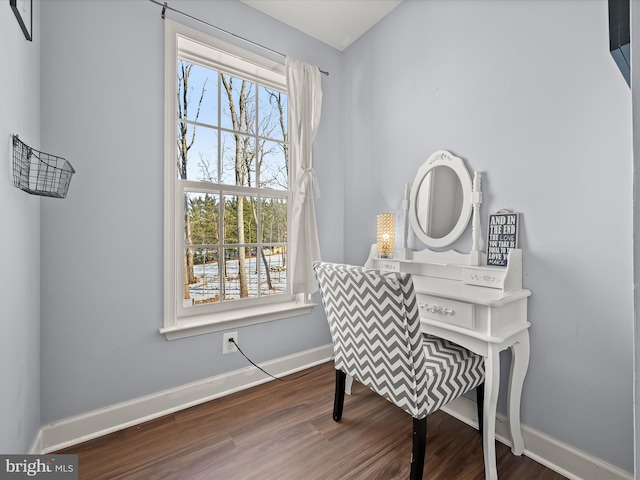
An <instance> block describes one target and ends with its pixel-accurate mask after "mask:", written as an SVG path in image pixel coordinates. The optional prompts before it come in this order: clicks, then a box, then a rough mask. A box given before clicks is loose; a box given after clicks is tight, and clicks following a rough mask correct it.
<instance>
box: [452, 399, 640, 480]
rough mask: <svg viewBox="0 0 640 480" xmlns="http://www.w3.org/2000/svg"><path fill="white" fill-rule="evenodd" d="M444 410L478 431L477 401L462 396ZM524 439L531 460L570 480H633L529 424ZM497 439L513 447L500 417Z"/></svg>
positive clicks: (506, 423)
mask: <svg viewBox="0 0 640 480" xmlns="http://www.w3.org/2000/svg"><path fill="white" fill-rule="evenodd" d="M442 410H443V411H444V412H446V413H448V414H449V415H451V416H453V417H455V418H457V419H458V420H461V421H462V422H465V423H466V424H468V425H472V426H473V427H475V428H478V411H477V408H476V402H474V401H473V400H469V399H468V398H466V397H459V398H457V399H456V400H454V401H453V402H451V403H449V404H448V405H446V406H445V407H443V408H442ZM522 438H523V439H524V454H525V455H526V456H527V457H529V458H531V459H532V460H535V461H536V462H538V463H540V464H542V465H544V466H545V467H547V468H550V469H551V470H553V471H555V472H557V473H559V474H560V475H564V476H565V477H567V478H568V479H570V480H633V474H631V473H629V472H627V471H624V470H622V469H620V468H618V467H616V466H614V465H611V464H609V463H607V462H605V461H603V460H601V459H599V458H596V457H594V456H593V455H589V454H588V453H585V452H583V451H581V450H578V449H577V448H575V447H572V446H571V445H567V444H566V443H562V442H560V441H558V440H556V439H555V438H553V437H550V436H549V435H546V434H544V433H542V432H540V431H538V430H536V429H534V428H531V427H529V426H527V425H522ZM496 439H497V440H498V441H500V442H501V443H504V444H505V445H508V446H509V447H511V434H510V433H509V421H508V420H507V418H506V417H505V416H504V415H500V414H498V416H497V417H496Z"/></svg>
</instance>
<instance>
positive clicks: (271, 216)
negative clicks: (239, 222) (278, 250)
mask: <svg viewBox="0 0 640 480" xmlns="http://www.w3.org/2000/svg"><path fill="white" fill-rule="evenodd" d="M260 226H261V227H260V233H261V237H262V238H261V239H260V241H261V242H262V243H285V242H286V241H287V201H286V199H283V198H263V199H262V200H261V202H260Z"/></svg>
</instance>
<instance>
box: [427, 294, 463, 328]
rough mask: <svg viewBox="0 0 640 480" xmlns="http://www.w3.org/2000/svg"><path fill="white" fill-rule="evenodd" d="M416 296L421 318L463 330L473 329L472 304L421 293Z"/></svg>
mask: <svg viewBox="0 0 640 480" xmlns="http://www.w3.org/2000/svg"><path fill="white" fill-rule="evenodd" d="M416 296H417V299H418V307H419V309H420V316H421V317H424V318H430V319H432V320H437V321H439V322H445V323H448V324H450V325H457V326H459V327H463V328H469V329H473V328H474V318H473V305H472V304H470V303H465V302H458V301H456V300H449V299H448V298H442V297H434V296H431V295H425V294H422V293H418V294H416Z"/></svg>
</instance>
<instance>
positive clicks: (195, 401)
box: [32, 344, 333, 454]
mask: <svg viewBox="0 0 640 480" xmlns="http://www.w3.org/2000/svg"><path fill="white" fill-rule="evenodd" d="M332 355H333V346H332V345H331V344H328V345H323V346H320V347H316V348H313V349H310V350H306V351H303V352H299V353H296V354H293V355H289V356H286V357H281V358H277V359H275V360H271V361H268V362H265V363H263V364H261V365H260V366H261V367H263V368H264V369H265V370H266V371H268V372H269V373H271V374H273V375H275V376H284V375H289V374H291V373H295V372H298V371H300V370H304V369H305V368H309V367H312V366H315V365H319V364H321V363H324V362H327V361H328V360H329V359H330V358H331V356H332ZM271 380H273V379H272V378H271V377H269V376H267V375H265V374H264V373H262V372H261V371H260V370H258V369H257V368H255V367H253V366H249V367H246V368H242V369H240V370H234V371H233V372H228V373H225V374H221V375H216V376H214V377H209V378H205V379H203V380H199V381H197V382H193V383H189V384H186V385H181V386H178V387H175V388H172V389H169V390H164V391H162V392H157V393H154V394H151V395H146V396H144V397H139V398H135V399H133V400H129V401H127V402H122V403H118V404H115V405H111V406H109V407H105V408H101V409H99V410H94V411H91V412H87V413H84V414H81V415H77V416H75V417H71V418H67V419H64V420H60V421H57V422H53V423H50V424H48V425H44V426H43V427H42V428H41V430H40V433H39V434H38V436H37V438H36V440H34V445H33V446H32V448H35V449H37V450H35V451H34V453H42V454H46V453H50V452H53V451H56V450H60V449H62V448H66V447H69V446H71V445H76V444H78V443H82V442H86V441H87V440H91V439H93V438H97V437H100V436H102V435H106V434H108V433H112V432H115V431H118V430H122V429H124V428H128V427H131V426H133V425H138V424H140V423H143V422H147V421H149V420H153V419H155V418H159V417H162V416H163V415H168V414H170V413H174V412H177V411H179V410H183V409H185V408H189V407H193V406H194V405H199V404H201V403H204V402H208V401H209V400H213V399H215V398H220V397H223V396H225V395H229V394H231V393H235V392H238V391H240V390H244V389H246V388H250V387H253V386H256V385H259V384H262V383H265V382H268V381H271Z"/></svg>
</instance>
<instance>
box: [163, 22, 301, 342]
mask: <svg viewBox="0 0 640 480" xmlns="http://www.w3.org/2000/svg"><path fill="white" fill-rule="evenodd" d="M165 28H166V30H165V96H166V107H165V137H166V138H165V325H164V328H163V329H161V332H162V333H164V334H165V335H167V338H170V339H171V338H179V337H183V336H189V335H194V334H200V333H205V332H211V331H216V330H223V329H227V328H232V327H238V326H242V325H247V324H252V323H256V322H260V321H268V320H273V319H275V318H283V317H286V316H293V315H299V314H301V313H307V312H308V311H309V310H310V308H311V304H309V303H307V302H306V298H305V296H304V295H293V294H292V293H291V287H290V285H289V283H288V278H287V264H288V256H289V254H290V245H289V244H288V238H289V237H290V235H289V231H290V227H291V225H290V222H289V218H290V217H291V215H290V213H291V201H290V197H291V193H290V189H289V175H288V173H289V163H288V143H287V122H288V115H287V89H286V79H285V71H284V66H283V65H281V64H279V63H277V62H273V61H271V60H268V59H265V58H263V57H260V56H258V55H256V54H253V53H251V52H248V51H245V50H242V49H240V48H238V47H235V46H232V45H230V44H227V43H224V42H222V41H220V40H217V39H214V38H212V37H209V36H207V35H204V34H202V33H200V32H197V31H194V30H191V29H189V28H187V27H184V26H182V25H180V24H177V23H175V22H171V21H169V20H167V21H166V27H165Z"/></svg>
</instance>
